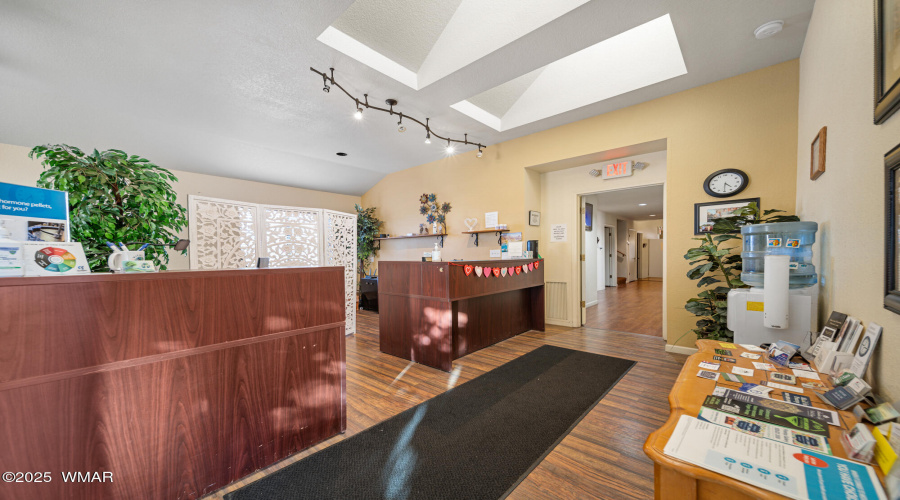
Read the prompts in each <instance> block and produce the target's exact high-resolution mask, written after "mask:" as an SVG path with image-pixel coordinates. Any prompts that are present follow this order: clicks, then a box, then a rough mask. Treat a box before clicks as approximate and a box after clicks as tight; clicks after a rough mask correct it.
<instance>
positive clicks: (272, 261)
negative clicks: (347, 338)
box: [188, 195, 357, 335]
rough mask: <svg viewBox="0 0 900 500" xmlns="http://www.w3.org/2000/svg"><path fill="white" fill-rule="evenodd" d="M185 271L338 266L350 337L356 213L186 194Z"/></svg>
mask: <svg viewBox="0 0 900 500" xmlns="http://www.w3.org/2000/svg"><path fill="white" fill-rule="evenodd" d="M188 210H189V220H190V229H189V232H190V238H191V247H190V257H191V269H235V268H241V267H255V266H256V260H257V258H258V257H268V258H269V266H270V267H291V266H343V267H344V295H345V299H346V308H347V319H346V321H347V327H346V333H347V335H350V334H351V333H356V278H357V276H356V214H348V213H344V212H335V211H332V210H323V209H320V208H301V207H284V206H275V205H258V204H254V203H243V202H238V201H231V200H220V199H215V198H207V197H204V196H193V195H190V196H188Z"/></svg>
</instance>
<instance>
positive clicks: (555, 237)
mask: <svg viewBox="0 0 900 500" xmlns="http://www.w3.org/2000/svg"><path fill="white" fill-rule="evenodd" d="M567 232H568V231H567V229H566V225H565V224H552V225H551V226H550V241H551V242H564V241H566V236H567Z"/></svg>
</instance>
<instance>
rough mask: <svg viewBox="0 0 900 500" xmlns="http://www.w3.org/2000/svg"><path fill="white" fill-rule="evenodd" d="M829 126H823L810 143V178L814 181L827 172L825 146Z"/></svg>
mask: <svg viewBox="0 0 900 500" xmlns="http://www.w3.org/2000/svg"><path fill="white" fill-rule="evenodd" d="M827 139H828V127H822V129H821V130H819V133H818V134H816V138H815V139H813V141H812V143H810V145H809V180H811V181H814V180H816V179H818V178H819V176H821V175H822V174H824V173H825V147H826V145H827V144H828V141H827Z"/></svg>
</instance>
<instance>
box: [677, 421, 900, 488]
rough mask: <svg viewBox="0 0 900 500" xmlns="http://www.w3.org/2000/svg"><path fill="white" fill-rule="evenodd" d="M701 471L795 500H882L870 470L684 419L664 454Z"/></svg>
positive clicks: (794, 447)
mask: <svg viewBox="0 0 900 500" xmlns="http://www.w3.org/2000/svg"><path fill="white" fill-rule="evenodd" d="M663 451H664V453H665V454H666V455H669V456H671V457H674V458H677V459H679V460H684V461H685V462H689V463H692V464H694V465H697V466H699V467H703V468H704V469H708V470H711V471H713V472H718V473H720V474H724V475H726V476H728V477H732V478H735V479H737V480H740V481H744V482H747V483H750V484H752V485H754V486H757V487H760V488H763V489H765V490H769V491H774V492H775V493H779V494H781V495H784V496H787V497H790V498H796V499H800V500H806V499H810V500H826V499H832V500H833V499H857V500H861V499H868V500H876V499H877V500H887V496H886V495H885V494H884V490H883V489H882V487H881V483H879V482H878V476H877V475H876V474H875V469H873V468H872V467H869V466H867V465H863V464H861V463H857V462H851V461H849V460H844V459H841V458H837V457H833V456H828V455H823V454H820V453H816V452H814V451H810V450H804V449H803V448H800V447H799V446H793V445H789V444H785V443H783V442H778V441H775V440H771V439H764V438H761V437H756V436H752V435H750V434H745V433H743V432H740V431H736V430H733V429H730V428H728V427H724V426H720V425H716V424H713V423H710V422H704V421H702V420H699V419H697V418H694V417H691V416H689V415H682V416H681V418H680V419H679V420H678V425H677V426H676V427H675V431H674V432H672V437H671V438H669V442H668V443H666V447H665V449H664V450H663Z"/></svg>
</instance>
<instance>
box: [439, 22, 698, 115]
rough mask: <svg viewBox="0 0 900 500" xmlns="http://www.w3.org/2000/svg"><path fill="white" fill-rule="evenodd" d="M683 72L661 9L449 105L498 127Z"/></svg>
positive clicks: (673, 40)
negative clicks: (653, 16)
mask: <svg viewBox="0 0 900 500" xmlns="http://www.w3.org/2000/svg"><path fill="white" fill-rule="evenodd" d="M685 73H687V68H685V67H684V59H683V58H682V56H681V48H680V47H679V46H678V38H677V37H676V35H675V29H674V27H673V26H672V21H671V18H670V17H669V15H668V14H666V15H664V16H661V17H658V18H656V19H654V20H652V21H648V22H646V23H644V24H642V25H640V26H636V27H634V28H631V29H629V30H627V31H625V32H623V33H620V34H618V35H616V36H614V37H610V38H607V39H606V40H603V41H602V42H599V43H595V44H594V45H591V46H590V47H588V48H586V49H582V50H579V51H578V52H576V53H574V54H570V55H568V56H566V57H563V58H562V59H560V60H558V61H553V62H552V63H550V64H548V65H547V66H544V67H543V68H540V69H538V70H535V71H532V72H531V73H526V74H525V75H523V76H520V77H519V78H515V79H513V80H510V81H509V82H506V83H504V84H501V85H499V86H497V87H494V88H493V89H491V90H488V91H485V92H482V93H481V94H478V95H477V96H475V97H472V98H469V99H466V100H463V101H460V102H458V103H455V104H453V105H452V106H451V107H452V108H453V109H455V110H457V111H459V112H461V113H463V114H466V115H469V116H470V117H472V118H474V119H476V120H478V121H480V122H482V123H484V124H485V125H487V126H489V127H491V128H493V129H494V130H497V131H498V132H502V131H505V130H510V129H513V128H516V127H520V126H522V125H527V124H529V123H534V122H536V121H538V120H542V119H544V118H548V117H550V116H554V115H558V114H560V113H564V112H566V111H571V110H573V109H577V108H580V107H582V106H586V105H588V104H592V103H595V102H598V101H602V100H605V99H609V98H610V97H614V96H617V95H621V94H624V93H626V92H630V91H632V90H636V89H639V88H643V87H646V86H648V85H652V84H654V83H658V82H661V81H664V80H668V79H670V78H675V77H676V76H681V75H683V74H685ZM485 113H487V114H488V116H486V115H485Z"/></svg>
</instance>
